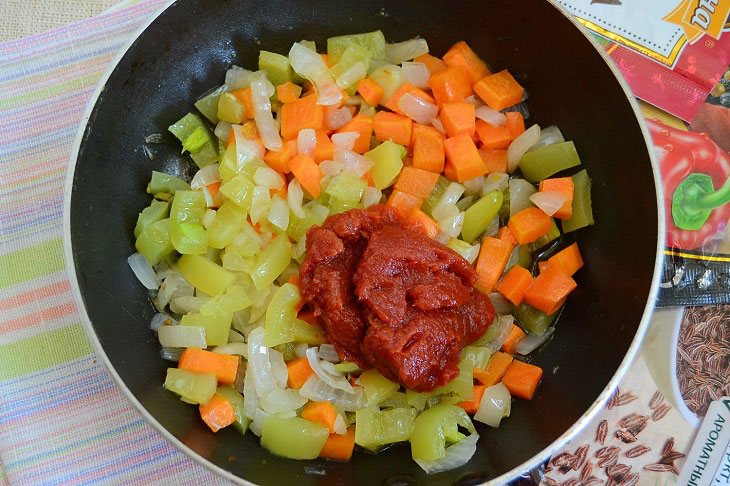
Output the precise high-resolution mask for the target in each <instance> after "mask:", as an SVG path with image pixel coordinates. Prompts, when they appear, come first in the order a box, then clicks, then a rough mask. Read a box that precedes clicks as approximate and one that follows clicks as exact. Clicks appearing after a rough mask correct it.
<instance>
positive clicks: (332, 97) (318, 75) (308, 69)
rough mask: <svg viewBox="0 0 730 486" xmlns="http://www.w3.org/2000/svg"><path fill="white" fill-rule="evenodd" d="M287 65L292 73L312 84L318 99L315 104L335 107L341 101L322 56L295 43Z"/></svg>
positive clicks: (339, 93) (290, 51)
mask: <svg viewBox="0 0 730 486" xmlns="http://www.w3.org/2000/svg"><path fill="white" fill-rule="evenodd" d="M289 63H290V64H291V67H292V68H293V69H294V71H296V72H297V74H299V75H300V76H302V77H305V78H307V79H308V80H310V81H311V82H312V84H314V87H315V89H316V90H317V93H319V98H318V100H317V104H320V105H336V104H338V103H339V102H340V100H342V93H341V92H340V88H339V87H338V86H337V84H336V83H335V81H334V79H332V76H331V75H330V73H329V68H328V67H327V64H325V62H324V60H323V59H322V56H320V55H319V54H317V53H316V52H314V51H312V50H311V49H309V48H307V47H304V46H303V45H302V44H300V43H298V42H295V43H294V45H293V46H292V47H291V50H289Z"/></svg>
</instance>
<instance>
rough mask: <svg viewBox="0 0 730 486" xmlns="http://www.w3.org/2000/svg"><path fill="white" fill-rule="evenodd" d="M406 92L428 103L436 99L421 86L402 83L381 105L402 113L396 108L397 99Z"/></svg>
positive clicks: (434, 102)
mask: <svg viewBox="0 0 730 486" xmlns="http://www.w3.org/2000/svg"><path fill="white" fill-rule="evenodd" d="M406 93H408V94H410V95H413V96H415V97H416V98H420V99H422V100H423V101H426V102H428V103H431V104H436V100H434V99H433V96H431V95H430V94H428V93H426V92H425V91H423V90H422V89H421V88H419V87H417V86H414V85H413V84H411V83H403V84H402V85H401V86H400V88H398V89H397V90H396V92H395V93H393V96H391V97H390V99H389V100H388V101H386V102H385V105H383V106H385V107H386V108H388V109H389V110H392V111H394V112H396V113H398V114H399V115H403V112H402V111H400V110H399V109H398V101H400V99H401V98H402V97H403V95H404V94H406Z"/></svg>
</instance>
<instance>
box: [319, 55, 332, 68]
mask: <svg viewBox="0 0 730 486" xmlns="http://www.w3.org/2000/svg"><path fill="white" fill-rule="evenodd" d="M320 56H322V60H323V61H324V63H325V64H326V65H327V67H332V66H330V57H329V55H327V54H320Z"/></svg>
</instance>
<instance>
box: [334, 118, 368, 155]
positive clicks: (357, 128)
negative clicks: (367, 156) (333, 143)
mask: <svg viewBox="0 0 730 486" xmlns="http://www.w3.org/2000/svg"><path fill="white" fill-rule="evenodd" d="M345 132H357V133H359V134H360V136H359V137H357V139H356V140H355V145H353V147H352V151H353V152H357V153H358V154H364V153H365V152H367V151H368V150H370V137H371V136H372V134H373V119H372V118H370V117H369V116H366V115H363V114H362V113H358V114H357V115H355V117H354V118H353V119H352V120H350V121H349V122H347V123H345V125H344V126H343V127H342V128H340V129H339V130H337V133H345Z"/></svg>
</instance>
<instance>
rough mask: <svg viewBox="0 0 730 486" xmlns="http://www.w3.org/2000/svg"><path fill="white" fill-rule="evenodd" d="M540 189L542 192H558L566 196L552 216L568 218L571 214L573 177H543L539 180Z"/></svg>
mask: <svg viewBox="0 0 730 486" xmlns="http://www.w3.org/2000/svg"><path fill="white" fill-rule="evenodd" d="M539 187H540V191H542V192H559V193H561V194H565V195H566V196H568V199H566V200H565V202H564V203H563V205H562V206H560V209H558V210H557V211H556V212H555V214H553V217H554V218H558V219H570V217H571V216H573V190H574V186H573V178H572V177H555V178H553V179H544V180H542V181H540V186H539Z"/></svg>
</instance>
